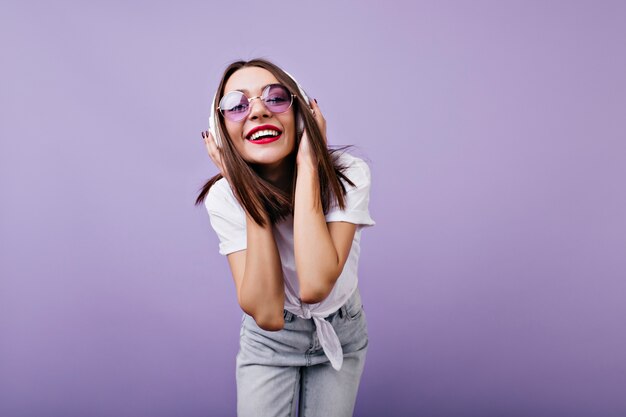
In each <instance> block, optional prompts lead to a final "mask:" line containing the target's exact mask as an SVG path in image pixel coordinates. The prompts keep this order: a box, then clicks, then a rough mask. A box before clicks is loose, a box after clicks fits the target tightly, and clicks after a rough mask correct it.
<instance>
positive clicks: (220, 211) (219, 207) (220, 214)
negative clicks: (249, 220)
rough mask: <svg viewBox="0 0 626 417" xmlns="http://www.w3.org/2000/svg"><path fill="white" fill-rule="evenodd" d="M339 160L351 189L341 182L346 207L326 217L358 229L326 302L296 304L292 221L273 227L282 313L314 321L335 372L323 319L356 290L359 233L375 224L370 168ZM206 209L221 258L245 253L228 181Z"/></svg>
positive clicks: (333, 343)
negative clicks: (282, 290) (282, 288)
mask: <svg viewBox="0 0 626 417" xmlns="http://www.w3.org/2000/svg"><path fill="white" fill-rule="evenodd" d="M339 158H340V159H339V161H340V163H341V164H343V165H344V166H347V167H348V169H346V170H345V171H344V173H345V175H346V176H347V177H348V178H350V180H351V181H352V182H353V183H354V184H355V187H352V186H351V185H349V184H348V183H346V182H345V181H344V182H343V183H344V185H345V187H346V190H347V194H346V208H345V209H344V210H340V209H339V207H337V206H336V205H335V206H333V207H331V208H330V209H329V211H328V213H327V214H326V216H325V218H326V222H339V221H342V222H348V223H354V224H356V225H357V228H356V233H355V235H354V239H353V241H352V247H351V249H350V254H349V255H348V259H347V260H346V264H345V266H344V268H343V271H342V273H341V275H340V276H339V278H338V279H337V281H336V283H335V286H334V287H333V289H332V291H331V293H330V294H329V296H328V297H327V298H325V299H324V300H322V301H321V302H319V303H315V304H307V303H302V302H301V301H300V298H299V294H300V286H299V283H298V276H297V274H296V263H295V256H294V244H293V216H291V215H290V216H288V217H287V218H286V219H285V220H284V221H282V222H280V223H278V224H276V225H274V226H273V228H272V229H273V233H274V239H275V240H276V246H277V247H278V252H279V254H280V260H281V264H282V269H283V275H284V282H285V309H286V310H287V311H290V312H291V313H293V314H295V315H297V316H298V317H301V318H305V319H313V321H314V323H315V326H316V329H317V336H318V339H319V341H320V345H321V346H322V348H323V350H324V353H325V354H326V356H327V357H328V359H329V360H330V363H331V365H332V366H333V368H335V369H336V370H339V369H341V365H342V363H343V351H342V349H341V343H340V342H339V339H338V337H337V334H336V333H335V330H334V328H333V327H332V325H331V324H330V323H329V322H328V321H326V320H324V319H325V318H326V317H328V316H329V315H330V314H332V313H334V312H335V311H337V310H338V309H339V308H341V306H343V305H344V304H345V302H346V301H347V300H348V299H349V298H350V296H351V295H352V293H353V292H354V290H355V289H356V287H357V284H358V262H359V254H360V251H361V247H360V240H361V231H362V229H363V228H364V227H368V226H373V225H375V224H376V223H375V222H374V220H372V218H371V217H370V214H369V195H370V183H371V176H370V170H369V167H368V165H367V164H366V163H365V162H364V161H363V160H362V159H360V158H358V157H355V156H353V155H350V154H348V153H343V154H342V155H340V157H339ZM205 206H206V209H207V211H208V213H209V218H210V221H211V226H212V227H213V229H214V230H215V232H216V233H217V236H218V238H219V241H220V243H219V253H220V254H222V255H228V254H229V253H232V252H237V251H240V250H244V249H246V247H247V245H246V240H247V235H246V216H245V212H244V210H243V208H242V207H241V205H240V204H239V202H238V201H237V199H236V198H235V196H234V194H233V192H232V190H231V188H230V186H229V184H228V182H227V181H226V179H224V178H222V179H220V180H219V181H217V182H216V183H215V184H214V185H213V186H212V187H211V189H210V191H209V194H208V195H207V197H206V199H205Z"/></svg>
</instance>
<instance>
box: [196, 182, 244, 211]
mask: <svg viewBox="0 0 626 417" xmlns="http://www.w3.org/2000/svg"><path fill="white" fill-rule="evenodd" d="M204 205H205V207H206V209H207V210H208V211H209V212H214V213H217V212H221V211H224V210H232V209H233V207H237V206H239V202H238V201H237V199H236V198H235V195H234V194H233V190H232V189H231V188H230V185H229V184H228V181H226V178H220V179H219V180H218V181H217V182H215V184H213V186H212V187H211V188H210V189H209V192H208V194H207V196H206V198H205V199H204Z"/></svg>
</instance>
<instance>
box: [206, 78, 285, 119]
mask: <svg viewBox="0 0 626 417" xmlns="http://www.w3.org/2000/svg"><path fill="white" fill-rule="evenodd" d="M294 97H295V94H291V93H290V92H289V90H287V87H285V86H284V85H282V84H270V85H268V86H267V87H265V88H264V89H263V93H262V94H261V95H260V96H257V97H250V98H248V96H246V95H245V94H244V93H243V92H241V91H238V90H236V91H231V92H229V93H228V94H226V95H225V96H224V97H222V99H221V100H220V104H219V106H218V107H217V108H218V110H219V111H220V112H221V113H222V115H223V116H224V117H225V118H227V119H228V120H231V121H233V122H238V121H240V120H243V119H244V118H245V117H246V116H247V115H248V114H250V108H251V107H252V106H251V105H250V102H251V101H252V100H254V99H255V98H260V99H261V100H263V104H265V107H267V109H268V110H269V111H271V112H272V113H284V112H286V111H287V110H289V108H290V107H291V104H292V103H293V98H294Z"/></svg>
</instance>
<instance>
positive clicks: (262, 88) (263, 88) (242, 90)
mask: <svg viewBox="0 0 626 417" xmlns="http://www.w3.org/2000/svg"><path fill="white" fill-rule="evenodd" d="M272 84H276V83H269V84H265V85H264V86H263V87H261V91H263V90H265V87H267V86H268V85H272ZM233 91H241V92H242V93H246V94H250V92H249V91H248V90H246V89H245V88H243V89H239V88H238V89H236V90H233Z"/></svg>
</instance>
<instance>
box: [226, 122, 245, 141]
mask: <svg viewBox="0 0 626 417" xmlns="http://www.w3.org/2000/svg"><path fill="white" fill-rule="evenodd" d="M225 124H226V131H227V132H228V136H230V138H231V139H237V138H240V137H241V135H242V134H241V125H240V124H237V123H229V122H228V121H226V123H225Z"/></svg>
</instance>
